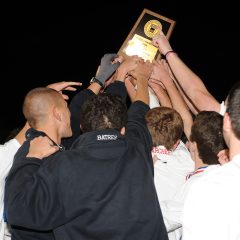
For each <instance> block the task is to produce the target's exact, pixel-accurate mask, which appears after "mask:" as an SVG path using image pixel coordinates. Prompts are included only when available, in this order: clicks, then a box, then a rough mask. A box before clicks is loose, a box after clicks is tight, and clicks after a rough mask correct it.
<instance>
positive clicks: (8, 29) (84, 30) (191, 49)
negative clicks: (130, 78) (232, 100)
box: [0, 0, 240, 143]
mask: <svg viewBox="0 0 240 240" xmlns="http://www.w3.org/2000/svg"><path fill="white" fill-rule="evenodd" d="M209 3H210V1H206V0H202V1H198V2H196V1H189V2H186V1H180V0H175V1H173V0H171V1H169V0H145V1H130V0H128V1H123V0H122V1H118V2H116V1H112V2H111V4H108V3H106V2H99V3H98V4H97V5H96V4H95V3H93V2H90V1H88V2H86V3H85V5H86V6H69V5H68V6H62V7H61V10H62V11H60V10H58V9H57V8H52V9H53V10H50V9H49V8H48V7H46V6H45V7H43V6H32V5H31V6H27V7H28V8H30V10H29V9H27V8H26V9H25V8H24V7H23V6H20V8H19V9H18V6H15V9H14V10H13V9H12V7H11V6H9V7H8V8H6V12H5V15H4V19H3V21H2V34H1V36H2V39H3V40H4V41H3V42H4V44H3V45H2V46H3V51H4V52H3V61H4V64H3V66H4V67H3V70H2V80H1V90H2V94H1V118H0V119H1V123H0V126H1V130H0V133H1V134H0V141H1V143H2V142H3V141H4V139H5V137H6V136H7V135H8V133H9V132H10V130H12V129H14V128H16V127H19V126H21V125H22V124H23V123H24V118H23V115H22V110H21V107H22V101H23V98H24V96H25V94H26V93H27V92H28V91H29V90H30V89H32V88H34V87H38V86H46V85H47V84H49V83H53V82H58V81H70V80H71V81H72V80H73V81H81V82H83V83H84V87H85V86H86V85H87V83H88V82H89V80H90V79H91V77H92V76H94V75H95V71H96V69H97V66H98V64H99V62H100V59H101V57H102V56H103V55H104V54H105V53H110V52H117V51H118V49H119V48H120V47H121V45H122V43H123V42H124V40H125V38H126V37H127V35H128V33H129V32H130V30H131V28H132V27H133V25H134V23H135V22H136V20H137V18H138V17H139V15H140V14H141V12H142V10H143V9H144V8H147V9H149V10H152V11H155V12H157V13H159V14H161V15H163V16H166V17H168V18H171V19H173V20H175V21H176V26H175V28H174V30H173V33H172V36H171V38H170V43H171V45H172V47H173V48H174V50H175V51H176V52H178V54H179V56H180V57H181V58H182V60H183V61H184V62H185V63H186V64H187V65H188V66H189V67H190V68H191V69H192V70H193V71H194V72H196V73H197V74H198V75H199V76H200V77H201V78H202V79H203V81H204V83H205V85H206V86H207V88H208V89H209V91H210V92H211V93H212V94H213V95H214V96H215V97H216V98H217V100H219V101H221V100H223V99H225V97H226V96H227V92H228V90H229V89H230V87H231V86H232V84H233V83H234V82H235V81H237V80H240V79H239V73H238V72H239V66H238V65H239V64H238V63H239V61H238V60H235V59H238V58H239V56H240V55H239V53H240V51H239V49H240V47H239V43H240V41H239V36H238V35H240V34H239V31H240V30H239V22H240V21H239V20H238V19H237V18H238V15H237V14H236V9H238V8H237V7H236V6H234V5H233V3H231V1H227V2H226V3H223V4H222V5H220V3H216V5H215V6H211V7H210V6H209ZM211 4H214V3H211ZM235 5H236V3H235ZM10 7H11V8H10ZM31 8H32V9H31ZM22 9H24V10H22ZM46 9H48V11H46ZM189 87H191V86H189ZM3 95H6V96H5V97H4V96H3ZM70 97H71V95H70Z"/></svg>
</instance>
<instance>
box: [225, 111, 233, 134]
mask: <svg viewBox="0 0 240 240" xmlns="http://www.w3.org/2000/svg"><path fill="white" fill-rule="evenodd" d="M231 129H232V123H231V120H230V117H229V114H228V113H227V112H226V113H225V114H224V118H223V131H225V132H230V131H231Z"/></svg>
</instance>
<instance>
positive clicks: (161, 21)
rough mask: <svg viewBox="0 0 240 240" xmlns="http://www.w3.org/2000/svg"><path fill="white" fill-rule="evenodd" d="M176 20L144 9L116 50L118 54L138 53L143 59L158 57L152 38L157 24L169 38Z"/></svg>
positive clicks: (155, 32) (130, 54)
mask: <svg viewBox="0 0 240 240" xmlns="http://www.w3.org/2000/svg"><path fill="white" fill-rule="evenodd" d="M175 24H176V22H175V21H174V20H172V19H169V18H166V17H164V16H162V15H160V14H157V13H155V12H152V11H150V10H148V9H144V10H143V12H142V13H141V15H140V16H139V18H138V20H137V21H136V23H135V24H134V26H133V28H132V30H131V31H130V33H129V34H128V36H127V38H126V39H125V41H124V43H123V45H122V46H121V48H120V49H119V51H118V54H119V55H123V56H125V57H126V56H132V55H138V56H139V57H142V58H143V59H144V60H149V61H152V60H154V59H160V57H161V56H160V53H159V51H158V48H157V47H155V46H153V44H152V38H153V37H154V36H155V35H156V34H158V32H159V31H158V29H157V28H158V26H159V27H160V28H161V29H162V31H163V32H164V34H165V35H166V37H167V38H168V39H169V38H170V36H171V34H172V31H173V28H174V26H175Z"/></svg>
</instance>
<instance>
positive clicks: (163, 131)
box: [145, 107, 183, 150]
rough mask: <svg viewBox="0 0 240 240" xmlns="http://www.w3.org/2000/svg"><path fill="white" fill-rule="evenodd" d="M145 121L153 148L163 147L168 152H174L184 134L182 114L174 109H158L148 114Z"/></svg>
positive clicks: (153, 109) (151, 110)
mask: <svg viewBox="0 0 240 240" xmlns="http://www.w3.org/2000/svg"><path fill="white" fill-rule="evenodd" d="M145 119H146V122H147V127H148V129H149V132H150V134H151V136H152V141H153V146H154V147H157V146H159V145H162V146H165V148H166V149H167V150H174V148H175V146H176V143H178V141H179V140H180V138H181V136H182V134H183V120H182V118H181V116H180V114H179V113H178V112H177V111H176V110H174V109H172V108H168V107H156V108H152V109H150V110H149V111H148V112H147V114H146V116H145Z"/></svg>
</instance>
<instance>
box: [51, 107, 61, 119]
mask: <svg viewBox="0 0 240 240" xmlns="http://www.w3.org/2000/svg"><path fill="white" fill-rule="evenodd" d="M53 116H54V118H55V119H57V120H58V121H62V113H61V111H59V109H58V108H57V107H54V108H53Z"/></svg>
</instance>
